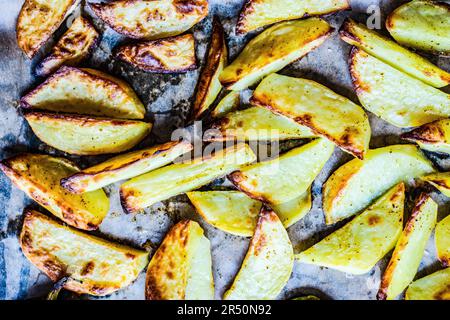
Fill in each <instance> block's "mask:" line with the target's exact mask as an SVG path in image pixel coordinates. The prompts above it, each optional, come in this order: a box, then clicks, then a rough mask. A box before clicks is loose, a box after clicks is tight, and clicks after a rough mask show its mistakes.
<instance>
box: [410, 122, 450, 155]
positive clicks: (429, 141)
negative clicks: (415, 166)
mask: <svg viewBox="0 0 450 320" xmlns="http://www.w3.org/2000/svg"><path fill="white" fill-rule="evenodd" d="M401 138H402V139H405V140H408V141H411V142H415V143H417V144H418V145H419V146H420V147H421V148H422V149H425V150H429V151H433V152H441V153H447V154H448V153H450V120H449V119H443V120H437V121H433V122H430V123H427V124H424V125H422V126H421V127H418V128H416V129H414V130H412V131H410V132H406V133H403V134H402V135H401Z"/></svg>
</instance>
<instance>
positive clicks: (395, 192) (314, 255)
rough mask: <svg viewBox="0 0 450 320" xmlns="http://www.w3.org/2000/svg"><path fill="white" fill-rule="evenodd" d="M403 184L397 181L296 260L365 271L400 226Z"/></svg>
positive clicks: (395, 237) (392, 243)
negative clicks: (368, 205)
mask: <svg viewBox="0 0 450 320" xmlns="http://www.w3.org/2000/svg"><path fill="white" fill-rule="evenodd" d="M404 200H405V186H404V184H403V183H400V184H398V185H396V186H395V187H393V188H392V189H391V190H389V191H388V192H387V193H386V194H384V195H383V196H382V197H380V198H379V199H378V200H377V201H376V202H375V203H374V204H373V205H371V206H370V207H369V208H368V209H366V210H365V211H364V212H363V213H361V214H360V215H358V216H357V217H355V218H354V219H353V220H351V221H350V222H348V223H347V224H346V225H345V226H343V227H342V228H340V229H338V230H337V231H335V232H333V233H332V234H330V235H329V236H327V237H326V238H325V239H323V240H322V241H320V242H319V243H317V244H315V245H313V246H312V247H311V248H309V249H307V250H305V251H303V252H301V253H299V254H297V255H296V259H297V260H298V261H299V262H303V263H307V264H314V265H318V266H323V267H328V268H332V269H336V270H339V271H342V272H347V273H351V274H365V273H367V272H369V271H370V270H371V269H372V268H373V267H374V266H375V264H376V263H377V262H378V261H379V260H380V259H381V258H383V257H384V256H385V255H386V254H387V253H388V252H389V251H390V250H392V248H394V246H395V244H396V243H397V240H398V239H399V237H400V234H401V232H402V227H403V208H404Z"/></svg>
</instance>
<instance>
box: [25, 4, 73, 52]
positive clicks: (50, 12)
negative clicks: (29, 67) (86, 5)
mask: <svg viewBox="0 0 450 320" xmlns="http://www.w3.org/2000/svg"><path fill="white" fill-rule="evenodd" d="M80 2H81V0H25V2H24V4H23V6H22V9H21V10H20V13H19V18H18V19H17V25H16V33H17V43H18V45H19V47H20V49H22V51H23V52H24V53H25V54H26V55H27V56H28V58H32V57H33V56H34V55H35V54H36V53H37V52H38V50H39V49H40V48H41V46H42V45H43V44H44V43H45V42H47V40H48V39H49V38H50V37H51V36H52V35H53V33H54V32H55V31H56V30H57V29H58V28H59V26H60V25H61V24H62V22H63V21H64V19H65V18H66V17H67V16H68V15H69V14H70V13H72V11H73V10H74V9H75V8H76V7H77V6H78V4H79V3H80Z"/></svg>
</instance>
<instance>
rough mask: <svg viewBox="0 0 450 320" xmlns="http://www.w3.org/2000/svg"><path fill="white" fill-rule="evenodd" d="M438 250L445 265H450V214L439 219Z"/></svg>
mask: <svg viewBox="0 0 450 320" xmlns="http://www.w3.org/2000/svg"><path fill="white" fill-rule="evenodd" d="M434 237H435V241H436V251H437V256H438V258H439V260H440V261H441V262H442V264H443V265H444V266H445V267H449V266H450V215H449V216H447V217H445V218H444V219H442V220H441V221H439V223H438V224H437V226H436V233H435V236H434Z"/></svg>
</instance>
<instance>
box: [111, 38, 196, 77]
mask: <svg viewBox="0 0 450 320" xmlns="http://www.w3.org/2000/svg"><path fill="white" fill-rule="evenodd" d="M115 55H116V57H117V58H119V59H120V60H122V61H125V62H128V63H130V64H131V65H133V66H135V67H137V68H139V69H141V70H143V71H147V72H155V73H184V72H188V71H190V70H195V69H197V58H196V56H195V40H194V36H193V35H192V34H185V35H181V36H176V37H170V38H166V39H160V40H152V41H145V42H139V43H136V44H130V45H125V46H122V47H120V48H119V49H118V50H117V51H116V53H115Z"/></svg>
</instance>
